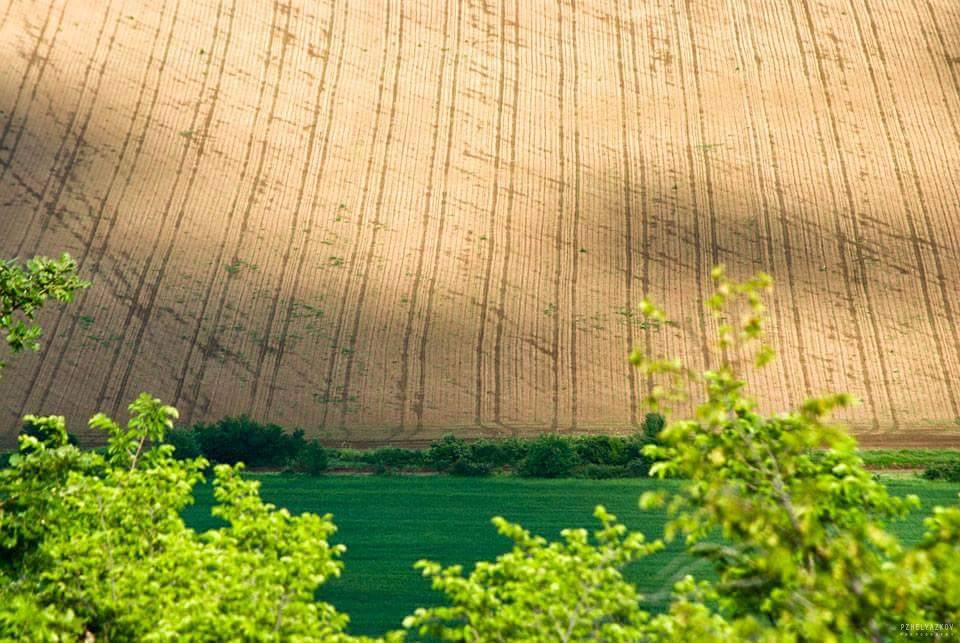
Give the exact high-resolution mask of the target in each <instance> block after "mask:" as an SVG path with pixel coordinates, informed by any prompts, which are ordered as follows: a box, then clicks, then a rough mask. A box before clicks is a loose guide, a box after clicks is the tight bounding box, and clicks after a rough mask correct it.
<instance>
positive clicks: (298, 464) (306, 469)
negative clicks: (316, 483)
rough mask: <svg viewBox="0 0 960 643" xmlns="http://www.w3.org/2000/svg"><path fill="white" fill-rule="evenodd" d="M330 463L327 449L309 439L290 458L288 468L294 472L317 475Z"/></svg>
mask: <svg viewBox="0 0 960 643" xmlns="http://www.w3.org/2000/svg"><path fill="white" fill-rule="evenodd" d="M329 464H330V459H329V456H328V455H327V450H326V449H325V448H324V447H323V445H322V444H320V443H319V442H317V441H316V440H311V441H309V442H307V443H306V444H304V445H303V448H301V449H300V451H299V452H298V453H297V454H296V455H295V456H294V457H293V458H292V459H291V460H290V463H289V465H288V469H289V470H290V471H294V472H296V473H306V474H309V475H311V476H317V475H320V474H321V473H323V472H324V471H326V470H327V467H328V466H329Z"/></svg>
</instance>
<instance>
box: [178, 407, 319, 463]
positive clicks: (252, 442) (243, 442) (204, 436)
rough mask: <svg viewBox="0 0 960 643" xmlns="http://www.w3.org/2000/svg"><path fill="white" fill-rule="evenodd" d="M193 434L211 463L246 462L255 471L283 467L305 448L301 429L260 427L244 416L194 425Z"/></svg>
mask: <svg viewBox="0 0 960 643" xmlns="http://www.w3.org/2000/svg"><path fill="white" fill-rule="evenodd" d="M193 434H194V436H195V437H196V440H197V444H199V445H200V451H201V453H203V455H204V456H205V457H206V458H207V459H208V460H210V461H211V462H212V463H214V464H234V463H236V462H243V463H245V464H246V465H247V466H248V467H253V468H257V467H278V468H279V467H283V466H285V465H286V464H287V463H288V462H289V461H290V460H291V459H293V458H294V457H295V456H296V455H297V454H298V453H299V452H300V450H301V449H303V447H304V446H305V445H306V440H305V439H304V436H303V431H302V430H300V429H297V430H296V431H294V432H293V433H285V432H284V430H283V429H282V428H280V427H279V426H277V425H276V424H260V423H259V422H256V421H254V420H251V419H250V418H248V417H247V416H245V415H241V416H239V417H227V418H223V419H222V420H219V421H218V422H216V423H214V424H197V425H194V427H193Z"/></svg>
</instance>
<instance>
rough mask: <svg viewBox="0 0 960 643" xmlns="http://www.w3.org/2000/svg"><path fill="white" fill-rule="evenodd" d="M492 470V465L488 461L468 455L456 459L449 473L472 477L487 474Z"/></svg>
mask: <svg viewBox="0 0 960 643" xmlns="http://www.w3.org/2000/svg"><path fill="white" fill-rule="evenodd" d="M492 472H493V466H492V465H491V464H490V463H489V462H483V461H481V460H475V459H474V458H472V457H470V456H467V457H465V458H460V459H459V460H457V462H456V464H454V465H453V468H452V469H451V470H450V473H452V474H453V475H455V476H469V477H474V478H478V477H483V476H488V475H490V474H491V473H492Z"/></svg>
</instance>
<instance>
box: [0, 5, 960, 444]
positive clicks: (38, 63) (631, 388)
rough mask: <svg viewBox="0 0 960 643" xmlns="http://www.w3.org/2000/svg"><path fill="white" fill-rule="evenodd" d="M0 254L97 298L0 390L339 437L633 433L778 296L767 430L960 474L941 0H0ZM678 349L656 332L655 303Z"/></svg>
mask: <svg viewBox="0 0 960 643" xmlns="http://www.w3.org/2000/svg"><path fill="white" fill-rule="evenodd" d="M0 61H2V65H0V256H6V257H11V256H20V257H27V256H31V255H33V254H34V253H44V254H57V253H59V252H60V251H64V250H65V251H69V252H70V253H72V254H73V255H74V256H75V257H76V258H77V259H78V260H79V262H80V264H81V267H82V272H83V274H84V275H85V276H87V277H88V278H91V279H92V280H93V282H94V286H93V288H91V289H90V291H89V292H88V293H87V294H86V295H84V296H83V297H82V298H81V299H80V300H79V301H78V302H76V303H75V304H73V305H71V306H69V307H67V308H65V309H64V310H63V312H62V313H50V314H47V315H45V317H44V323H45V328H46V336H47V338H48V342H47V343H46V344H45V346H44V348H43V350H42V351H41V352H40V353H39V354H36V355H28V356H24V357H21V358H20V359H19V360H18V361H17V362H16V364H15V366H13V367H12V368H10V369H9V370H8V371H7V372H6V373H5V375H4V377H3V379H2V381H0V400H2V402H0V422H2V424H3V426H5V427H8V428H6V429H5V430H4V431H5V433H3V434H2V439H3V441H4V442H10V441H12V439H13V431H14V427H15V425H16V418H17V417H18V416H20V415H21V414H23V413H26V412H44V413H54V412H56V413H63V414H66V415H67V416H68V417H69V418H70V420H71V421H72V423H73V426H74V428H77V427H79V426H81V425H82V421H83V420H84V419H85V418H86V417H88V416H89V415H90V414H91V413H93V412H94V411H96V410H106V411H113V412H115V413H116V412H122V410H123V408H124V406H125V404H126V403H127V402H128V401H129V400H130V399H132V397H133V396H134V395H135V394H136V393H137V392H139V391H141V390H148V391H151V392H153V393H155V394H156V395H158V396H160V397H162V398H163V399H164V400H169V401H170V402H172V403H175V404H176V405H177V406H178V407H179V408H180V409H181V411H182V414H183V417H184V418H185V419H186V420H199V419H213V418H217V417H219V416H222V415H224V414H235V413H240V412H246V413H250V414H252V415H254V416H256V417H258V418H262V419H268V420H273V421H277V422H280V423H283V424H285V425H302V426H304V427H306V428H307V429H308V432H310V433H312V434H314V435H322V436H325V437H326V439H328V440H329V441H331V442H341V441H346V442H353V443H358V444H360V443H374V442H377V443H382V442H395V443H407V444H413V443H422V442H423V441H425V440H427V439H429V438H431V437H434V436H436V435H437V434H438V433H440V432H442V431H444V430H447V429H451V428H453V429H457V430H460V431H462V432H463V433H464V434H467V435H477V434H481V433H482V434H509V433H523V432H539V431H542V430H561V431H566V430H578V431H579V430H589V429H600V428H604V429H619V430H623V429H625V428H629V426H630V425H631V424H636V422H637V419H638V411H637V407H638V400H639V399H641V398H642V397H643V395H644V392H645V387H646V382H645V381H643V380H642V378H638V377H637V376H636V375H635V374H634V373H633V372H632V371H631V369H630V368H629V367H628V364H627V362H626V360H625V356H626V354H627V352H628V349H629V348H630V346H632V345H640V346H648V347H653V348H656V349H659V350H661V351H662V352H664V353H667V354H675V355H679V356H682V357H683V358H684V359H686V360H687V361H688V362H690V363H691V364H693V365H695V366H699V365H702V363H703V361H704V359H705V354H704V353H705V345H704V343H703V341H702V340H701V339H700V338H699V337H698V333H700V332H702V331H704V330H709V320H705V319H704V314H703V312H702V310H701V307H700V306H699V305H698V304H697V302H698V301H699V300H701V299H702V297H703V295H704V293H705V292H707V291H708V289H709V285H710V284H709V277H708V275H709V268H710V266H711V265H712V264H715V263H719V262H723V263H726V264H727V266H728V268H729V271H730V272H731V273H732V274H734V275H735V276H744V275H746V274H748V273H750V272H752V271H755V270H759V269H764V270H767V271H769V272H771V273H772V274H773V275H774V276H775V277H776V278H777V280H778V286H779V287H778V289H777V290H776V292H775V294H774V296H773V297H772V299H771V312H772V314H773V317H774V323H773V325H772V327H771V328H772V334H773V338H774V340H775V343H776V344H777V345H778V347H779V349H780V352H781V359H780V360H779V362H778V363H777V365H776V366H775V367H771V368H769V369H768V370H766V371H765V372H762V373H760V374H758V375H757V376H755V377H754V378H753V385H754V391H755V392H756V394H757V395H758V396H760V397H762V398H763V399H764V400H765V403H766V405H768V406H769V407H771V408H777V407H784V406H786V405H788V404H790V403H792V402H795V401H797V400H799V399H801V398H803V397H804V396H805V395H808V394H811V393H815V392H824V391H833V390H845V391H849V392H852V393H854V394H855V395H857V396H859V397H860V398H861V399H862V400H863V404H862V405H861V406H860V407H858V408H856V409H854V410H852V411H849V412H847V413H846V415H845V416H844V418H845V419H846V420H848V421H849V422H850V424H851V425H852V426H853V427H854V428H855V430H856V431H857V432H858V433H859V434H860V435H861V437H862V439H863V440H864V441H865V443H866V444H874V445H879V444H888V445H894V444H896V445H910V444H914V445H933V446H938V445H939V446H948V445H952V446H958V445H960V326H958V324H957V322H958V318H960V185H958V182H960V181H958V177H960V4H958V3H956V2H955V1H953V0H777V1H775V2H774V1H766V0H753V1H747V0H580V1H574V0H559V1H550V2H548V1H545V0H544V1H541V0H523V1H520V0H482V1H481V0H463V1H462V2H461V1H457V0H449V1H446V2H445V1H443V0H362V1H361V0H318V1H314V2H305V1H303V0H292V2H290V3H289V4H287V3H285V2H284V3H281V2H277V3H271V2H266V1H257V0H151V1H149V2H148V1H146V0H140V1H134V0H130V1H119V0H56V1H55V2H53V3H49V2H46V1H43V2H41V1H36V2H32V1H30V0H12V1H11V0H0ZM645 292H649V293H650V294H651V295H652V296H653V297H654V298H656V299H658V300H660V301H662V302H665V303H666V304H667V305H668V307H669V308H670V309H671V310H672V311H673V314H674V315H675V317H676V318H677V319H679V320H682V321H684V322H685V326H688V327H689V328H690V329H691V331H690V332H681V331H680V330H678V329H675V328H670V329H667V330H664V331H659V332H653V331H650V330H646V329H645V328H644V327H643V326H642V325H641V324H640V320H638V319H636V318H635V316H634V315H633V314H632V313H631V311H632V309H633V308H632V307H633V306H634V305H635V304H636V302H637V301H638V300H639V299H640V298H641V296H642V295H643V293H645Z"/></svg>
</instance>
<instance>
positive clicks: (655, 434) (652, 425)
mask: <svg viewBox="0 0 960 643" xmlns="http://www.w3.org/2000/svg"><path fill="white" fill-rule="evenodd" d="M666 425H667V419H666V418H665V417H663V416H662V415H660V414H659V413H647V414H646V415H645V416H643V434H644V435H645V436H646V437H647V439H648V440H651V441H653V442H656V441H658V440H659V437H660V432H661V431H663V427H665V426H666Z"/></svg>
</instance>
